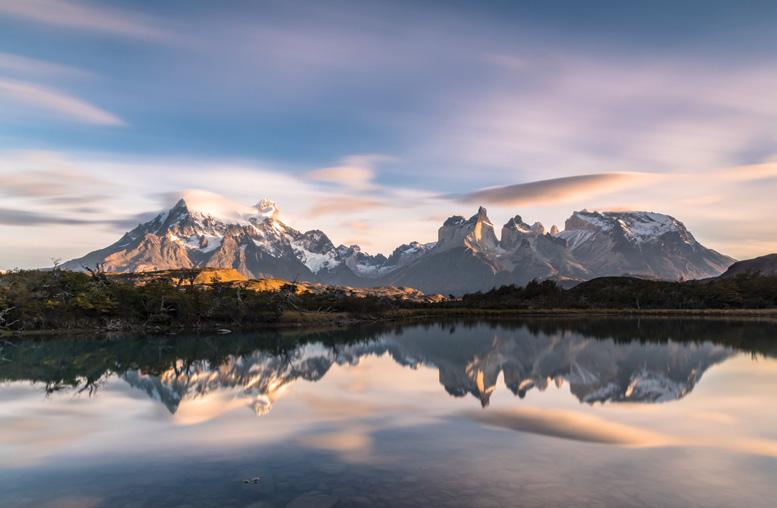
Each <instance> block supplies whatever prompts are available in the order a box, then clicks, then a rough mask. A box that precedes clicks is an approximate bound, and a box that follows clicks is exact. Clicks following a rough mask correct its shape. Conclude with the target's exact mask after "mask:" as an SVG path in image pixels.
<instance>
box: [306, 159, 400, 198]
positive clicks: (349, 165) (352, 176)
mask: <svg viewBox="0 0 777 508" xmlns="http://www.w3.org/2000/svg"><path fill="white" fill-rule="evenodd" d="M391 160H393V158H392V157H390V156H388V155H381V154H364V155H351V156H348V157H345V158H344V159H343V160H342V161H340V164H338V165H336V166H331V167H326V168H321V169H316V170H313V171H310V172H308V173H307V176H308V177H309V178H312V179H313V180H316V181H320V182H328V183H334V184H336V185H339V186H341V187H348V188H352V189H360V190H368V189H372V188H374V186H375V185H374V183H373V180H374V179H375V175H376V170H375V166H377V165H378V164H380V163H382V162H388V161H391Z"/></svg>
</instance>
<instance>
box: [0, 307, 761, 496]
mask: <svg viewBox="0 0 777 508" xmlns="http://www.w3.org/2000/svg"><path fill="white" fill-rule="evenodd" d="M775 337H777V333H775V324H774V323H772V322H770V321H761V322H759V321H736V322H735V321H725V320H702V319H699V320H687V319H686V320H676V319H657V318H656V319H641V320H636V319H626V318H623V319H611V318H610V319H590V318H589V319H526V320H523V321H515V322H509V321H496V322H465V321H451V322H439V321H438V322H430V323H423V322H413V323H410V324H404V325H401V324H392V325H385V324H379V325H378V324H376V325H370V326H362V327H356V328H349V329H343V330H336V331H317V332H311V331H306V332H303V331H291V330H285V331H274V332H269V331H268V332H263V333H245V334H231V335H224V336H193V335H185V334H181V335H180V336H167V337H154V338H151V337H125V338H118V337H116V338H95V337H91V338H80V339H79V338H66V337H52V338H48V339H35V340H30V339H25V340H9V341H0V506H2V507H3V508H6V507H9V508H40V507H44V508H45V507H61V506H78V507H91V508H102V507H106V508H108V507H110V508H113V507H116V506H153V507H156V506H170V507H184V506H188V507H191V506H208V507H219V508H221V507H236V508H242V507H251V508H266V507H270V506H280V507H299V506H327V507H334V508H342V507H365V506H386V507H392V508H394V507H405V506H409V507H427V506H435V507H458V506H477V507H489V506H493V507H508V506H516V505H517V504H520V505H521V506H526V507H543V508H544V507H548V506H551V507H562V506H563V507H566V506H618V507H644V506H667V507H678V508H679V507H685V506H705V507H707V506H710V507H717V508H728V507H730V506H753V507H759V508H760V507H762V506H763V507H767V506H768V507H771V506H773V505H774V499H775V497H777V485H776V484H775V482H774V478H775V477H777V434H775V428H777V404H775V403H774V394H775V393H777V360H775V359H774V358H775V357H777V340H775ZM481 406H483V407H481ZM256 414H258V415H262V416H259V417H257V416H256ZM253 479H258V480H257V481H253Z"/></svg>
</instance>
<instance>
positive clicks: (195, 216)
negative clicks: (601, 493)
mask: <svg viewBox="0 0 777 508" xmlns="http://www.w3.org/2000/svg"><path fill="white" fill-rule="evenodd" d="M500 236H501V237H497V235H496V232H495V228H494V224H493V223H492V222H491V220H490V219H489V218H488V214H487V210H486V209H485V208H484V207H482V206H481V207H480V208H479V209H478V211H477V213H475V214H474V215H472V216H471V217H470V218H469V219H467V218H465V217H463V216H460V215H454V216H451V217H449V218H448V219H447V220H445V221H444V223H443V224H442V226H440V228H439V229H438V234H437V241H436V242H432V243H427V244H423V243H420V242H415V241H413V242H408V243H405V244H402V245H400V246H399V247H397V248H396V249H395V250H394V251H393V252H392V253H391V254H390V255H389V256H388V257H387V256H384V255H382V254H377V255H370V254H368V253H365V252H363V251H362V250H361V248H360V247H359V246H358V245H350V246H346V245H339V246H335V245H334V243H333V242H332V241H331V240H330V239H329V237H328V236H327V235H326V234H325V233H324V232H323V231H321V230H318V229H313V230H309V231H306V232H301V231H298V230H296V229H294V228H293V227H291V226H288V225H287V224H285V223H284V222H283V221H282V220H281V219H280V210H279V208H278V206H277V205H276V204H275V203H274V202H272V201H271V200H269V199H267V198H265V199H262V200H261V201H259V202H258V203H257V204H256V205H255V206H254V207H243V206H242V205H237V204H234V203H231V202H230V201H229V200H227V199H226V198H222V197H220V196H218V195H215V194H211V193H207V192H204V191H197V192H194V193H188V194H185V195H184V197H182V198H181V199H179V200H178V201H177V202H176V204H175V205H174V206H173V207H171V208H170V209H169V210H166V211H163V212H161V213H160V214H159V215H157V216H156V217H154V218H153V219H151V220H149V221H147V222H145V223H142V224H139V225H138V226H137V227H135V228H134V229H132V230H131V231H128V232H127V233H125V234H124V235H123V236H122V237H121V238H120V239H119V240H118V241H117V242H115V243H113V244H111V245H109V246H108V247H105V248H103V249H99V250H96V251H93V252H90V253H88V254H87V255H85V256H83V257H81V258H77V259H74V260H71V261H68V262H66V263H64V264H63V265H62V268H64V269H70V270H84V269H85V268H86V267H90V266H95V265H97V264H100V265H101V266H102V267H103V268H104V269H105V270H106V271H109V272H120V273H121V272H136V271H149V270H164V269H175V268H197V267H205V266H209V267H215V268H233V269H235V270H237V271H238V272H240V273H242V274H244V275H246V276H249V277H278V278H285V279H289V280H303V281H311V282H321V283H324V284H345V285H350V286H356V287H372V286H388V285H394V286H407V287H414V288H416V289H419V290H421V291H424V292H433V293H454V294H461V293H466V292H473V291H479V290H488V289H490V288H492V287H495V286H499V285H502V284H518V285H523V284H525V283H527V282H529V281H530V280H533V279H540V280H542V279H553V280H556V281H557V282H559V283H562V284H574V283H576V282H579V281H584V280H589V279H592V278H595V277H600V276H610V275H623V274H630V275H636V276H642V277H646V278H656V279H667V280H678V279H697V278H706V277H713V276H717V275H720V274H721V273H722V272H724V271H725V270H726V269H727V268H728V267H729V266H730V265H731V264H732V263H733V262H734V260H733V259H732V258H730V257H728V256H724V255H722V254H720V253H718V252H716V251H714V250H711V249H708V248H706V247H704V246H703V245H701V244H700V243H699V242H698V241H696V239H695V238H694V237H693V235H692V234H691V233H690V232H689V231H688V230H687V229H686V228H685V226H684V225H683V224H682V222H680V221H679V220H677V219H675V218H674V217H671V216H669V215H665V214H659V213H655V212H590V211H587V210H582V211H576V212H574V213H573V214H572V215H571V216H570V218H569V219H567V221H566V223H565V227H564V230H563V231H560V230H559V229H558V228H557V227H556V226H555V225H554V226H553V227H552V228H551V229H550V231H548V230H546V228H545V226H544V225H543V224H542V223H540V222H535V223H534V224H532V225H529V224H528V223H526V222H524V221H523V219H522V217H521V216H520V215H515V216H514V217H512V218H510V219H509V220H508V221H507V223H506V224H504V226H503V227H502V229H501V235H500Z"/></svg>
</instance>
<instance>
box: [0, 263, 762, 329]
mask: <svg viewBox="0 0 777 508" xmlns="http://www.w3.org/2000/svg"><path fill="white" fill-rule="evenodd" d="M268 281H269V282H268ZM312 287H313V286H310V285H307V286H306V285H304V284H295V283H289V282H284V281H279V280H274V279H272V280H270V279H268V280H267V281H248V280H239V278H236V277H226V280H223V281H222V280H221V279H220V277H219V273H218V271H217V270H212V271H210V272H208V273H205V274H204V273H203V271H202V270H168V271H164V272H153V273H149V274H134V275H127V276H120V275H109V274H106V273H103V272H102V271H101V270H93V271H91V272H90V273H78V272H70V271H65V270H59V269H54V270H50V271H36V270H31V271H15V272H11V273H6V274H3V275H0V332H3V331H4V332H27V333H29V332H33V331H38V330H76V329H80V330H85V329H91V330H103V331H105V330H116V331H119V330H122V331H130V330H141V329H142V330H152V331H153V330H158V331H162V330H175V329H192V330H197V329H210V330H214V329H218V328H228V329H250V328H256V327H259V326H265V325H278V324H307V325H318V324H326V323H329V324H332V323H348V322H354V321H365V320H376V319H403V318H409V317H412V318H420V317H433V316H437V317H439V316H470V317H476V316H478V315H482V316H485V315H489V316H491V315H497V317H504V316H509V315H510V314H513V315H515V314H519V313H531V312H534V313H562V312H566V313H590V312H603V311H607V312H609V313H612V312H627V313H636V312H639V313H651V312H659V311H660V312H670V313H671V312H675V313H681V312H692V311H693V312H710V309H714V312H717V313H725V312H734V311H738V312H745V311H744V309H749V310H747V311H746V312H748V313H756V314H757V313H758V312H766V311H765V310H764V309H772V310H777V277H764V276H760V275H754V274H743V275H738V276H736V277H727V278H718V279H710V280H706V281H689V282H661V281H650V280H642V279H635V278H629V277H605V278H600V279H595V280H592V281H589V282H585V283H582V284H580V285H578V286H575V287H574V288H571V289H562V288H560V287H558V286H557V285H556V284H555V283H554V282H552V281H544V282H536V281H534V282H530V283H529V284H527V285H526V286H525V287H515V286H503V287H500V288H498V289H493V290H491V291H488V292H485V293H473V294H469V295H465V296H463V297H462V298H459V299H455V298H451V299H448V300H445V301H441V302H428V301H426V302H424V301H419V300H407V299H403V298H402V297H401V296H395V297H392V296H386V294H391V293H380V292H379V291H376V292H375V294H370V292H369V291H362V292H360V293H359V294H355V293H350V292H348V291H347V290H346V289H343V288H327V287H322V286H317V287H316V288H315V291H314V290H312V289H311V288H312ZM396 294H398V295H402V294H403V293H401V292H398V293H396ZM559 309H562V310H559ZM754 309H761V311H758V310H754Z"/></svg>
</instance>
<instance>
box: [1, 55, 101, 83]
mask: <svg viewBox="0 0 777 508" xmlns="http://www.w3.org/2000/svg"><path fill="white" fill-rule="evenodd" d="M0 70H6V71H13V72H19V73H24V74H39V75H51V76H77V77H83V76H89V75H90V73H89V72H87V71H84V70H81V69H77V68H75V67H70V66H68V65H62V64H58V63H53V62H47V61H44V60H38V59H37V58H30V57H27V56H22V55H15V54H12V53H2V52H0Z"/></svg>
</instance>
